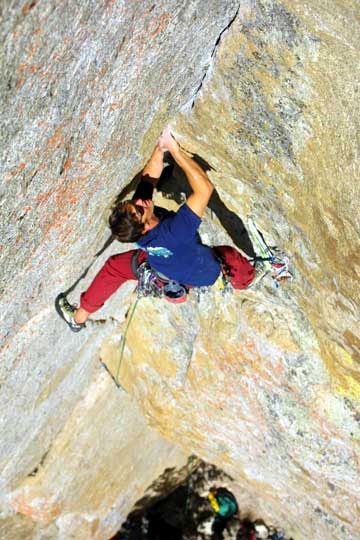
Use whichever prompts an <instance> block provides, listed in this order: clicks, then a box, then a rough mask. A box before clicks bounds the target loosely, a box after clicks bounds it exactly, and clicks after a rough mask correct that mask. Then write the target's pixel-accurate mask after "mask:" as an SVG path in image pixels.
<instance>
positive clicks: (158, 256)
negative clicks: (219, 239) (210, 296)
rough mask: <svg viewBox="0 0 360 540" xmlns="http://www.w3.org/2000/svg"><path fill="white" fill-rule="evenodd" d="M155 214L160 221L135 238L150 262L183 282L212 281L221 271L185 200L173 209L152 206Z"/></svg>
mask: <svg viewBox="0 0 360 540" xmlns="http://www.w3.org/2000/svg"><path fill="white" fill-rule="evenodd" d="M155 215H156V216H157V217H159V219H160V223H159V224H158V225H156V227H154V228H153V229H151V230H150V231H149V232H147V233H146V234H144V236H142V237H141V238H140V239H139V240H138V242H137V244H138V246H139V247H140V248H141V249H142V250H144V251H146V253H147V255H148V261H149V263H150V265H151V266H152V267H153V268H154V269H155V270H157V271H158V272H161V273H162V274H164V275H165V276H167V277H168V278H170V279H174V280H176V281H179V282H180V283H183V284H184V285H192V286H194V287H202V286H207V285H212V284H213V283H214V282H215V281H216V279H217V277H218V276H219V274H220V263H219V261H218V260H217V259H216V257H215V255H214V252H213V250H212V249H211V248H210V247H208V246H204V244H202V243H201V238H200V235H199V233H198V228H199V225H200V223H201V219H200V218H199V216H197V215H196V214H195V213H194V212H193V211H192V210H191V209H190V208H189V207H188V205H187V204H184V205H183V206H181V207H180V209H179V210H178V211H177V212H176V213H175V212H170V211H167V210H164V209H163V208H159V207H155Z"/></svg>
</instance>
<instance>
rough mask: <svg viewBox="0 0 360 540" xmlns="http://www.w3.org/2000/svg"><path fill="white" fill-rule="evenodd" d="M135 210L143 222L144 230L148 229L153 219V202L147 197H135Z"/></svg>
mask: <svg viewBox="0 0 360 540" xmlns="http://www.w3.org/2000/svg"><path fill="white" fill-rule="evenodd" d="M134 207H135V211H136V214H137V216H138V217H139V219H140V220H141V222H142V223H144V231H145V232H146V231H147V230H149V228H151V227H149V226H150V225H151V224H153V220H154V203H153V201H151V200H149V199H147V200H144V199H137V200H136V201H135V204H134Z"/></svg>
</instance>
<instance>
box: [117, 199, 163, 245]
mask: <svg viewBox="0 0 360 540" xmlns="http://www.w3.org/2000/svg"><path fill="white" fill-rule="evenodd" d="M109 225H110V229H111V232H112V233H113V235H114V236H115V237H116V238H117V239H118V240H120V242H137V240H139V238H140V237H141V236H142V235H143V234H145V233H146V232H147V231H149V230H150V229H152V228H153V227H154V226H155V225H156V223H155V222H154V203H153V202H152V201H151V200H143V199H137V200H136V201H123V202H120V203H117V204H116V205H115V207H114V208H113V210H112V213H111V215H110V218H109Z"/></svg>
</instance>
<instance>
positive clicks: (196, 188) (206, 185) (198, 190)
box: [159, 129, 214, 217]
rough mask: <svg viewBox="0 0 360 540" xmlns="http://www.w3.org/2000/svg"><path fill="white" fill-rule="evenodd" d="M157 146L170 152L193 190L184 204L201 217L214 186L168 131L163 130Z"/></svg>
mask: <svg viewBox="0 0 360 540" xmlns="http://www.w3.org/2000/svg"><path fill="white" fill-rule="evenodd" d="M159 146H160V148H162V149H163V151H165V150H168V151H169V152H170V154H171V155H172V157H173V158H174V160H175V161H176V163H177V164H178V165H179V167H181V168H182V170H183V171H184V173H185V174H186V178H187V179H188V181H189V184H190V186H191V189H192V190H193V192H192V194H191V195H190V196H189V197H188V199H187V201H186V204H187V205H188V206H189V208H191V210H192V211H193V212H195V214H196V215H198V216H199V217H202V216H203V214H204V211H205V208H206V207H207V205H208V202H209V199H210V197H211V194H212V192H213V190H214V186H213V184H212V183H211V182H210V180H209V177H208V175H207V174H206V173H205V172H204V171H203V170H202V168H201V167H200V166H199V165H198V164H197V163H196V162H195V161H194V160H193V159H191V158H190V157H188V156H187V155H186V154H184V152H182V151H181V149H180V147H179V145H178V143H177V142H176V141H175V139H174V138H173V137H172V135H171V133H170V130H169V129H165V131H164V132H163V133H162V135H161V137H160V139H159Z"/></svg>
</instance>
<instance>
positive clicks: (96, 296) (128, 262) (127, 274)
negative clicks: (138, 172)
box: [80, 246, 255, 313]
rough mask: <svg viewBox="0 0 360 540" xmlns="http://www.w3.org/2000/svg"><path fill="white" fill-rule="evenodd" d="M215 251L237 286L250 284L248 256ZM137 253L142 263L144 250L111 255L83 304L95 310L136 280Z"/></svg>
mask: <svg viewBox="0 0 360 540" xmlns="http://www.w3.org/2000/svg"><path fill="white" fill-rule="evenodd" d="M214 250H215V251H216V253H217V254H218V255H220V256H221V258H222V260H223V262H224V264H225V266H226V268H227V271H228V274H229V276H230V278H231V284H232V286H233V287H234V288H235V289H245V288H246V287H247V286H248V285H250V283H251V282H252V281H253V279H254V275H255V268H254V267H253V266H252V265H251V264H250V263H249V261H248V260H247V259H246V258H245V257H243V256H242V255H240V253H239V252H238V251H237V250H236V249H235V248H233V247H230V246H216V247H215V248H214ZM136 253H138V255H137V257H136V261H137V263H138V264H140V263H142V262H143V261H144V260H145V259H146V254H145V253H144V252H143V251H141V250H136V249H132V250H131V251H126V252H125V253H119V254H118V255H113V256H112V257H109V259H108V260H107V261H106V263H105V264H104V266H103V267H102V268H101V270H100V271H99V272H98V274H97V275H96V276H95V278H94V280H93V282H92V283H91V285H90V287H89V288H88V289H87V290H86V291H85V292H83V293H82V294H81V297H80V307H82V308H83V309H85V310H86V311H88V312H89V313H94V312H95V311H97V310H98V309H100V308H101V307H102V306H103V305H104V303H105V302H106V300H107V299H108V298H109V297H110V296H111V295H112V294H113V293H114V292H115V291H116V290H117V289H118V288H119V287H120V286H121V285H122V284H123V283H125V282H126V281H129V280H130V279H133V280H136V279H137V277H136V276H135V274H134V271H133V268H132V259H133V257H134V256H135V254H136Z"/></svg>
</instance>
